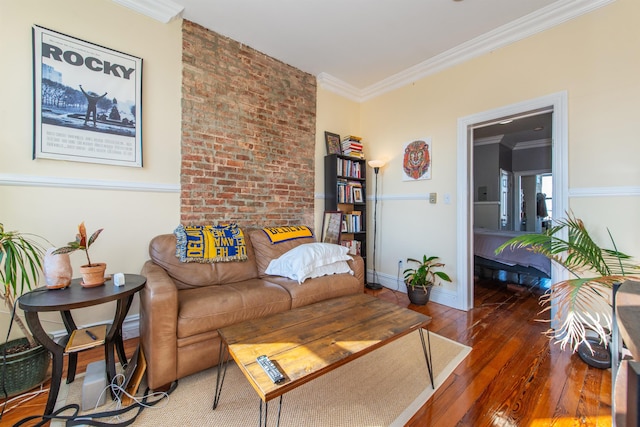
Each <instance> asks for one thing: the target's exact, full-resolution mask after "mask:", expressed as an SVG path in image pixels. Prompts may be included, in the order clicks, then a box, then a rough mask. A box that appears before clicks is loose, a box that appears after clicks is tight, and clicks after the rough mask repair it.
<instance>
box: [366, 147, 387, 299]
mask: <svg viewBox="0 0 640 427" xmlns="http://www.w3.org/2000/svg"><path fill="white" fill-rule="evenodd" d="M367 163H368V164H369V166H371V167H372V168H373V171H374V172H375V174H376V190H375V193H374V196H373V200H374V201H373V282H369V283H367V285H366V286H367V288H368V289H375V290H377V289H382V285H381V284H380V283H378V273H377V272H376V241H377V240H378V239H377V237H378V236H377V234H378V172H379V171H380V168H381V167H382V166H384V162H383V161H382V160H369V161H368V162H367Z"/></svg>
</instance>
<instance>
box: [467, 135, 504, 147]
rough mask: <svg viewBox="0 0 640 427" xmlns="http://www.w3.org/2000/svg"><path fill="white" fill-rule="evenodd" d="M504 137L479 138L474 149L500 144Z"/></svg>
mask: <svg viewBox="0 0 640 427" xmlns="http://www.w3.org/2000/svg"><path fill="white" fill-rule="evenodd" d="M503 137H504V135H496V136H488V137H486V138H478V139H474V140H473V146H474V147H480V146H482V145H491V144H500V141H502V138H503Z"/></svg>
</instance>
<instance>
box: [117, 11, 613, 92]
mask: <svg viewBox="0 0 640 427" xmlns="http://www.w3.org/2000/svg"><path fill="white" fill-rule="evenodd" d="M114 1H115V2H117V3H120V4H123V5H125V6H127V7H130V8H132V9H134V10H137V11H138V12H142V13H145V14H147V15H149V16H152V17H154V18H156V19H159V20H164V21H165V22H168V21H169V19H171V18H172V15H179V14H180V12H182V17H183V18H185V19H188V20H189V21H192V22H195V23H197V24H200V25H202V26H204V27H206V28H208V29H210V30H213V31H215V32H217V33H219V34H222V35H224V36H228V37H230V38H232V39H234V40H236V41H239V42H241V43H243V44H246V45H248V46H251V47H252V48H254V49H256V50H258V51H260V52H263V53H265V54H267V55H269V56H271V57H273V58H276V59H279V60H281V61H282V62H285V63H287V64H289V65H292V66H294V67H296V68H298V69H300V70H302V71H305V72H308V73H310V74H312V75H314V76H317V77H318V80H319V82H320V84H324V85H326V86H329V88H330V89H334V90H335V91H338V92H343V95H346V96H349V97H350V98H353V99H356V100H364V99H367V98H370V97H372V96H374V95H377V94H379V93H381V92H384V91H386V90H391V89H393V88H395V87H398V86H400V85H404V84H406V83H408V82H410V81H415V80H416V79H417V78H421V77H424V76H425V75H428V74H430V73H433V72H437V71H439V70H441V69H443V68H446V67H447V66H451V65H454V64H456V63H459V62H462V61H464V60H467V59H469V58H472V57H474V56H477V55H480V54H483V53H486V52H489V51H491V50H494V49H496V48H499V47H502V46H504V45H506V44H509V43H512V42H514V41H516V40H519V39H522V38H524V37H527V36H529V35H532V34H535V33H537V32H540V31H543V30H545V29H547V28H550V27H552V26H554V25H557V24H560V23H562V22H565V21H567V20H569V19H572V18H574V17H576V16H579V15H582V14H583V13H587V12H590V11H592V10H594V9H596V8H598V7H601V6H603V5H605V4H608V3H610V2H611V1H615V0H461V1H455V0H175V1H173V0H114Z"/></svg>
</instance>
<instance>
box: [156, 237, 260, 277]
mask: <svg viewBox="0 0 640 427" xmlns="http://www.w3.org/2000/svg"><path fill="white" fill-rule="evenodd" d="M245 234H246V233H245ZM245 240H246V241H245V243H246V249H247V260H245V261H233V262H222V263H213V264H201V263H197V262H192V263H184V262H180V260H179V259H178V258H177V257H176V243H177V241H176V236H175V235H173V234H162V235H159V236H156V237H154V238H153V239H152V240H151V243H149V255H150V257H151V260H152V261H153V262H154V263H155V264H158V265H159V266H161V267H162V268H164V269H165V270H166V271H167V274H169V276H170V277H171V278H172V279H173V280H174V281H175V282H176V287H177V288H178V289H190V288H197V287H201V286H212V285H220V284H224V283H232V282H240V281H243V280H248V279H254V278H257V277H258V271H257V269H256V264H255V255H254V253H253V248H252V246H251V242H250V241H249V239H245Z"/></svg>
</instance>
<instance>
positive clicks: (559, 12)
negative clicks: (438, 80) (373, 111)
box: [318, 0, 616, 102]
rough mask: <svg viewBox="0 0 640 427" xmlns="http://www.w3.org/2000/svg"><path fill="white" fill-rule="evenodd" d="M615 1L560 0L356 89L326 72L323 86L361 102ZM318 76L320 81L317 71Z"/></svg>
mask: <svg viewBox="0 0 640 427" xmlns="http://www.w3.org/2000/svg"><path fill="white" fill-rule="evenodd" d="M614 1H616V0H561V1H558V2H555V3H553V4H550V5H549V6H547V7H544V8H542V9H540V10H538V11H536V12H533V13H530V14H529V15H526V16H523V17H522V18H520V19H516V20H515V21H512V22H510V23H508V24H506V25H503V26H501V27H498V28H496V29H495V30H493V31H490V32H488V33H485V34H483V35H481V36H479V37H476V38H475V39H472V40H469V41H468V42H465V43H462V44H460V45H458V46H456V47H454V48H453V49H449V50H448V51H446V52H443V53H441V54H439V55H436V56H434V57H433V58H430V59H428V60H426V61H423V62H421V63H420V64H417V65H415V66H413V67H410V68H408V69H406V70H404V71H401V72H399V73H397V74H394V75H392V76H390V77H388V78H386V79H384V80H381V81H379V82H378V83H374V84H373V85H370V86H368V87H365V88H364V89H358V88H356V87H354V86H351V85H349V84H348V83H345V82H342V81H341V80H339V79H337V78H335V77H332V76H329V75H328V74H326V73H321V75H322V82H323V84H322V87H323V88H325V89H327V90H329V91H332V92H335V93H337V94H339V95H341V96H344V97H345V98H348V99H352V100H354V101H357V102H364V101H367V100H370V99H373V98H375V97H377V96H380V95H382V94H384V93H386V92H389V91H392V90H394V89H398V88H400V87H403V86H406V85H408V84H411V83H413V82H415V81H417V80H420V79H422V78H424V77H427V76H429V75H432V74H435V73H437V72H440V71H442V70H444V69H446V68H449V67H452V66H454V65H457V64H460V63H463V62H465V61H468V60H470V59H473V58H476V57H478V56H481V55H484V54H486V53H489V52H491V51H493V50H496V49H499V48H502V47H505V46H508V45H510V44H512V43H515V42H517V41H519V40H522V39H524V38H527V37H529V36H532V35H534V34H538V33H541V32H543V31H545V30H548V29H550V28H553V27H555V26H556V25H560V24H562V23H565V22H567V21H570V20H571V19H574V18H577V17H579V16H582V15H584V14H586V13H589V12H592V11H594V10H596V9H599V8H601V7H603V6H606V5H608V4H610V3H613V2H614ZM318 79H319V80H318V81H319V82H320V75H319V76H318Z"/></svg>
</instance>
